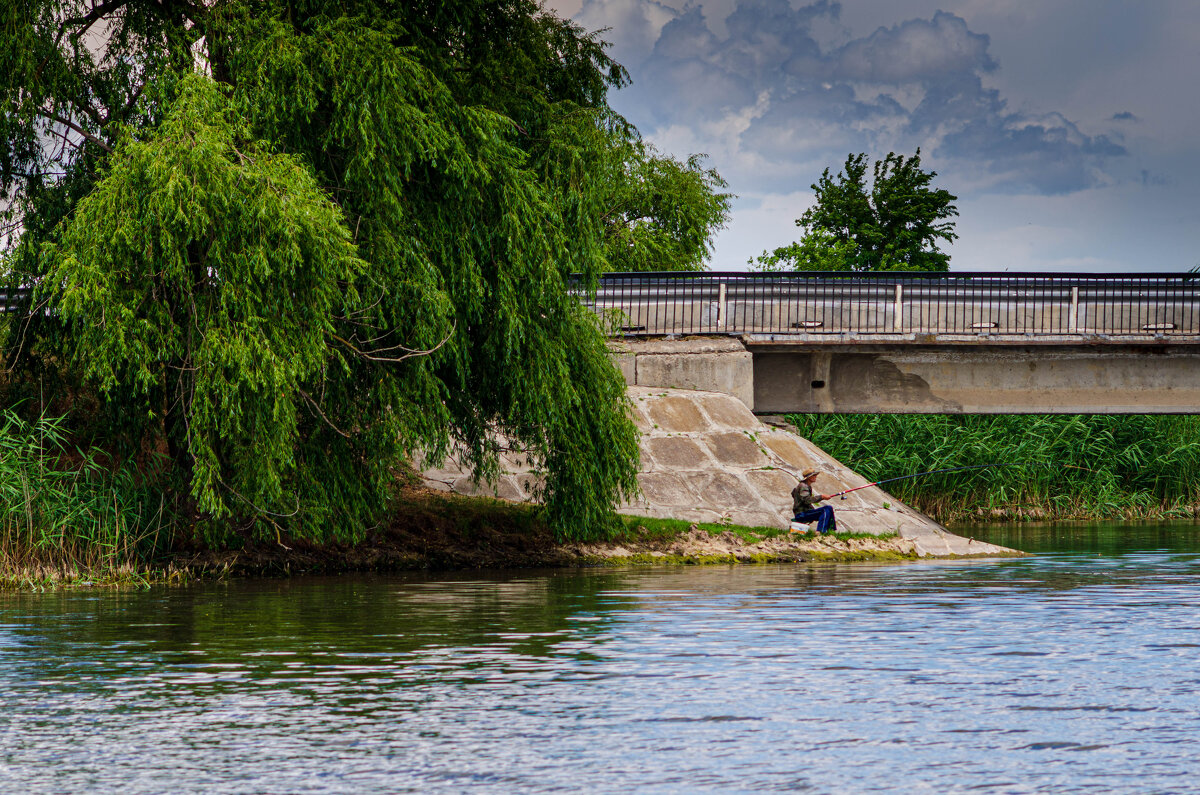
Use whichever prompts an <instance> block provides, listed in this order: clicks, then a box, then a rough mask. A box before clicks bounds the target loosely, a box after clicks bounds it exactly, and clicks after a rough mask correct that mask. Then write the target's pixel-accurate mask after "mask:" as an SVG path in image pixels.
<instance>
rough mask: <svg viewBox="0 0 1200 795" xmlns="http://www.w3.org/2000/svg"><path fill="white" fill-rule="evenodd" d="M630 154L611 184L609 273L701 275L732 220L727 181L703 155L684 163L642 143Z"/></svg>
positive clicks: (607, 232)
mask: <svg viewBox="0 0 1200 795" xmlns="http://www.w3.org/2000/svg"><path fill="white" fill-rule="evenodd" d="M630 150H631V151H630V157H629V158H628V159H627V160H626V161H625V163H623V164H621V167H619V168H618V170H617V173H616V174H614V178H613V180H612V183H611V184H612V198H611V199H610V200H609V210H608V211H607V212H606V214H605V219H606V223H605V237H604V240H605V256H606V259H607V264H606V269H607V270H609V271H692V270H702V269H703V268H704V261H705V259H707V257H708V255H709V254H710V253H711V250H712V248H711V246H712V237H713V234H714V233H715V232H716V230H718V229H720V228H721V227H723V226H724V225H725V221H726V219H727V217H728V215H729V200H730V198H731V197H730V194H728V193H721V192H719V191H720V189H721V188H724V187H726V184H725V181H724V180H723V179H721V176H720V175H719V174H717V172H716V171H714V170H712V169H705V168H703V167H702V165H701V163H702V158H701V157H700V156H698V155H693V156H692V157H689V158H688V159H687V160H686V161H683V162H681V161H679V160H676V159H675V158H672V157H668V156H662V155H659V154H658V153H657V152H656V151H655V150H654V149H653V147H650V146H648V145H646V144H643V143H642V142H640V141H634V142H632V145H631V147H630Z"/></svg>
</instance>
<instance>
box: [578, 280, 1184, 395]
mask: <svg viewBox="0 0 1200 795" xmlns="http://www.w3.org/2000/svg"><path fill="white" fill-rule="evenodd" d="M588 303H589V305H590V306H592V307H593V308H594V309H595V310H596V311H598V312H601V313H604V314H605V316H606V318H607V321H608V322H609V324H610V329H611V331H612V333H613V334H614V336H616V337H623V338H625V339H626V342H627V345H626V353H624V354H623V357H622V363H623V364H622V366H623V369H624V370H625V373H626V379H627V380H628V381H629V383H631V384H634V383H636V384H639V385H644V386H665V387H670V386H677V387H682V388H691V389H714V390H716V391H724V392H729V393H730V394H735V395H737V396H738V397H739V398H741V399H742V400H743V401H744V402H746V403H747V405H749V406H751V407H752V408H753V409H754V410H755V411H756V412H759V413H784V412H829V413H867V412H870V413H874V412H897V413H1006V414H1007V413H1200V275H1192V274H1146V275H1139V276H1124V275H1109V274H1100V275H1080V274H1059V275H1047V274H1014V275H1009V274H952V273H951V274H947V273H939V274H912V273H889V274H850V275H848V274H784V275H764V274H685V275H682V276H680V275H676V276H670V275H664V274H652V275H645V274H616V275H612V276H610V277H606V278H605V279H604V280H603V281H602V283H601V287H600V290H599V291H598V292H597V293H596V295H595V297H594V298H591V299H588ZM689 337H703V338H707V339H697V340H688V339H687V338H689ZM722 339H723V340H725V341H724V342H721V340H722ZM656 340H659V341H657V342H656ZM685 351H686V352H685Z"/></svg>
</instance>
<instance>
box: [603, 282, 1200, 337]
mask: <svg viewBox="0 0 1200 795" xmlns="http://www.w3.org/2000/svg"><path fill="white" fill-rule="evenodd" d="M581 299H582V300H583V301H584V303H585V305H587V306H589V307H590V308H592V309H593V310H594V311H596V312H599V313H604V314H605V315H606V316H607V317H609V318H610V322H611V323H612V331H613V333H615V334H621V335H627V336H642V335H644V336H664V335H681V334H731V335H735V334H736V335H746V334H768V335H805V336H808V335H824V334H839V335H845V334H855V335H858V334H869V335H905V334H939V335H964V334H965V335H978V336H986V335H1005V336H1006V335H1026V336H1032V335H1080V336H1094V337H1109V336H1117V337H1125V336H1133V337H1138V338H1188V337H1200V274H1179V273H1169V274H1167V273H1147V274H1138V275H1122V274H1077V273H953V272H946V273H913V272H877V273H831V272H820V273H816V272H801V273H713V272H702V273H611V274H605V275H604V276H603V277H602V278H601V280H600V285H599V289H598V290H597V291H596V293H595V294H594V295H581ZM1179 341H1185V340H1184V339H1179ZM1188 341H1190V340H1188Z"/></svg>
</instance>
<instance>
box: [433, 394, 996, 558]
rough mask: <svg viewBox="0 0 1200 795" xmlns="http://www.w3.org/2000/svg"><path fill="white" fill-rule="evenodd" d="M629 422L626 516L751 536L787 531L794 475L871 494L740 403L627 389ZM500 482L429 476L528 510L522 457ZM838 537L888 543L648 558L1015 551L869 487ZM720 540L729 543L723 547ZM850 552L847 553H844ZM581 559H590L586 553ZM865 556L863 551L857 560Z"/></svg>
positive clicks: (841, 521)
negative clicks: (633, 437)
mask: <svg viewBox="0 0 1200 795" xmlns="http://www.w3.org/2000/svg"><path fill="white" fill-rule="evenodd" d="M629 397H630V402H631V404H632V406H633V420H634V422H635V423H636V425H637V427H638V428H639V429H640V430H641V432H642V440H641V453H642V466H641V471H640V473H639V475H638V482H639V484H640V485H641V490H642V494H641V495H640V496H639V497H638V498H637V499H635V500H633V501H631V502H629V503H626V504H625V505H622V506H620V507H619V509H618V510H619V511H620V512H621V513H624V514H630V515H635V516H647V517H654V518H670V519H682V520H684V521H689V522H696V523H730V524H736V525H744V526H748V527H774V528H786V527H787V526H788V520H789V518H790V508H791V496H790V493H791V490H792V487H793V486H795V485H796V480H797V475H798V474H799V473H800V472H802V471H804V470H807V469H816V470H818V471H819V472H820V475H819V476H818V478H817V482H816V484H815V489H816V490H817V491H818V492H820V493H823V494H831V493H836V492H839V491H843V490H845V489H852V488H855V487H857V486H863V485H866V483H867V481H866V480H865V479H864V478H862V477H861V476H859V475H857V474H855V473H854V472H852V471H851V470H849V469H847V468H846V467H845V466H843V465H842V464H841V463H840V462H838V461H836V460H835V459H833V458H832V457H831V456H829V455H828V454H827V453H825V452H824V451H823V450H821V449H820V448H818V447H817V446H816V445H813V444H812V443H811V442H809V441H808V440H806V439H803V438H801V437H799V436H797V435H795V434H793V433H791V432H789V431H788V430H786V429H784V428H783V427H776V426H772V425H768V424H765V423H764V422H761V421H760V420H759V419H758V418H756V417H755V416H754V415H753V414H752V413H751V412H750V411H749V409H747V408H746V406H745V404H744V403H743V402H742V401H740V400H738V399H737V398H735V397H733V396H731V395H728V394H722V393H718V392H697V391H690V390H681V389H663V388H657V387H641V386H631V387H629ZM502 469H503V474H502V475H501V477H500V478H499V480H498V481H497V482H495V483H493V484H485V483H475V482H474V481H473V479H472V477H471V476H470V475H469V474H468V473H467V472H466V470H465V469H464V468H463V467H461V466H459V465H458V464H457V463H456V462H455V461H454V460H450V461H447V463H446V465H445V466H444V467H443V468H441V469H432V470H428V471H426V472H425V473H424V480H425V483H426V485H428V486H430V487H432V488H435V489H441V490H444V491H451V492H455V493H459V494H465V495H474V496H477V495H486V496H495V497H499V498H501V499H506V500H517V501H522V500H527V499H528V495H529V493H530V492H531V491H532V490H534V487H535V486H536V483H537V478H536V474H535V473H534V472H533V471H532V470H531V468H530V467H529V464H528V461H527V459H525V457H524V456H523V455H521V454H520V453H519V452H514V453H511V454H507V455H506V456H505V458H504V461H503V464H502ZM831 504H832V505H833V506H834V510H835V511H836V514H837V521H838V529H839V531H842V532H850V533H865V534H870V535H876V536H884V537H885V538H881V539H879V540H878V541H873V540H871V539H863V540H861V543H858V542H859V541H860V540H858V539H854V540H853V541H855V542H856V543H855V544H851V543H850V542H837V541H835V540H834V539H820V538H815V539H814V538H805V537H803V536H795V537H789V538H778V537H775V538H768V539H764V540H763V541H761V542H759V545H761V546H762V549H758V548H757V547H758V546H759V545H747V544H746V543H744V542H742V541H739V540H738V539H737V538H736V537H735V536H733V534H721V535H719V536H711V535H708V534H704V533H702V532H701V533H699V534H698V535H697V534H696V533H695V532H694V533H692V534H689V535H690V536H694V537H692V538H690V539H687V538H682V539H679V540H677V541H676V542H675V545H676V546H679V547H680V548H679V549H678V550H675V549H673V548H670V547H668V548H665V549H662V550H652V552H654V553H656V554H662V555H681V556H684V557H688V556H692V557H695V556H697V555H700V556H720V555H732V556H733V557H735V558H739V559H740V558H746V559H758V558H759V557H760V556H762V555H765V556H767V557H772V558H779V557H787V556H788V553H789V551H791V552H797V551H799V552H802V551H805V550H811V551H816V552H834V551H841V552H848V551H852V550H850V547H851V546H854V547H855V548H856V549H857V547H859V546H862V547H864V549H865V548H869V547H873V546H877V547H879V550H880V551H886V552H888V553H900V554H907V555H913V556H917V557H948V556H961V555H972V556H974V555H1003V554H1012V551H1011V550H1007V549H1004V548H1003V547H998V546H994V545H992V544H986V543H983V542H979V541H974V540H972V539H968V538H963V537H961V536H957V535H954V534H952V533H950V532H948V531H947V530H946V529H945V528H944V527H942V526H941V525H940V524H938V523H937V522H935V521H933V520H932V519H930V518H929V517H927V516H925V515H924V514H922V513H920V512H919V511H916V510H914V509H913V508H910V507H909V506H907V505H904V504H903V503H901V502H899V501H898V500H896V498H895V497H892V496H891V495H889V494H888V493H887V492H885V491H883V490H882V489H880V488H878V487H875V486H872V487H869V488H865V489H861V490H859V491H855V492H853V493H851V494H847V495H846V496H845V498H844V499H836V500H833V501H832V503H831ZM722 536H729V537H728V538H724V539H722ZM841 546H845V547H846V549H845V550H841V549H840V547H841ZM605 549H606V547H605V546H604V545H590V546H589V547H588V549H587V550H586V552H587V554H590V555H596V556H601V557H603V556H605V555H607V556H610V557H628V556H630V555H635V554H640V552H641V551H640V550H630V549H628V548H615V547H614V548H611V549H609V550H608V552H607V553H606V552H605V551H604V550H605ZM581 551H584V550H581ZM858 551H859V552H861V551H863V550H858Z"/></svg>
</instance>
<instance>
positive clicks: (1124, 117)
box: [1112, 110, 1141, 121]
mask: <svg viewBox="0 0 1200 795" xmlns="http://www.w3.org/2000/svg"><path fill="white" fill-rule="evenodd" d="M1112 120H1113V121H1141V120H1140V119H1139V118H1138V117H1137V116H1134V115H1133V114H1132V113H1130V112H1129V111H1127V110H1123V111H1121V112H1120V113H1114V114H1113V115H1112Z"/></svg>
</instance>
